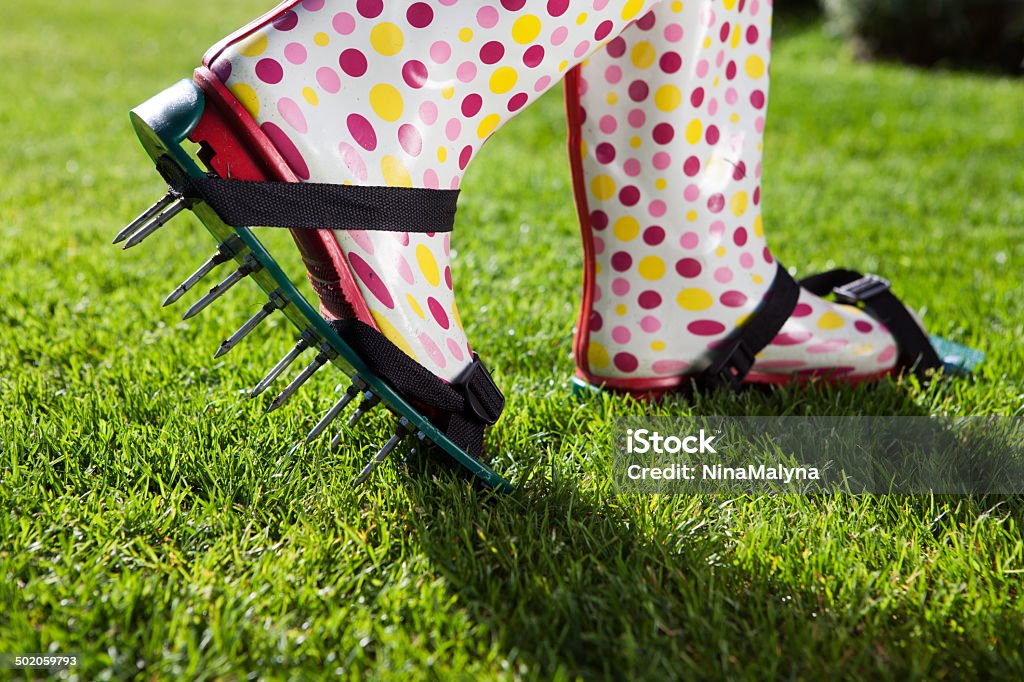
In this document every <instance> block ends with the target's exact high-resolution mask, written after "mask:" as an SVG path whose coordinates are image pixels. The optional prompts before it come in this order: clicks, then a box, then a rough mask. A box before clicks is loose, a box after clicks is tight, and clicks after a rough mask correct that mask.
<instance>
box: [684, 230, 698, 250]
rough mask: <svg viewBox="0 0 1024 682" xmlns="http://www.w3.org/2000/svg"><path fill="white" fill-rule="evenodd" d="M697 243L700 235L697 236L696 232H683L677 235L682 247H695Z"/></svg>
mask: <svg viewBox="0 0 1024 682" xmlns="http://www.w3.org/2000/svg"><path fill="white" fill-rule="evenodd" d="M699 243H700V237H698V236H697V233H696V232H684V233H683V234H682V235H681V236H680V237H679V245H680V246H681V247H683V248H684V249H695V248H697V244H699Z"/></svg>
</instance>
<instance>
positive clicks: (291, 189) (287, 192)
mask: <svg viewBox="0 0 1024 682" xmlns="http://www.w3.org/2000/svg"><path fill="white" fill-rule="evenodd" d="M171 189H172V190H173V191H175V192H178V193H179V194H181V195H182V196H184V197H186V198H189V199H201V200H202V201H205V202H206V203H207V204H209V205H210V207H211V208H213V210H214V211H216V212H217V215H219V216H220V218H221V220H223V221H224V222H225V223H227V224H228V225H231V226H232V227H254V226H262V227H288V228H301V229H313V230H324V229H330V230H383V231H388V232H451V230H452V226H453V225H454V224H455V210H456V201H457V200H458V197H459V190H457V189H454V190H446V189H423V188H419V187H378V186H373V187H359V186H356V185H334V184H328V183H319V182H270V181H266V182H263V181H260V182H256V181H249V180H225V179H223V178H217V177H209V176H208V177H205V178H189V177H181V176H179V177H177V178H173V179H172V180H171Z"/></svg>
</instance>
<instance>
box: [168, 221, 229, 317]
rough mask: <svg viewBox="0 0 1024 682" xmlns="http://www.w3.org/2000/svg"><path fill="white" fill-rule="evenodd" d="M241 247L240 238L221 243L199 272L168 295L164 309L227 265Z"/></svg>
mask: <svg viewBox="0 0 1024 682" xmlns="http://www.w3.org/2000/svg"><path fill="white" fill-rule="evenodd" d="M239 245H241V240H240V239H239V238H238V237H231V238H230V239H227V240H225V241H223V242H221V244H220V246H218V247H217V253H215V254H213V255H212V256H210V259H209V260H208V261H206V262H205V263H203V264H202V265H200V266H199V269H198V270H196V271H195V272H193V273H192V274H191V275H189V276H188V278H187V279H186V280H185V281H184V282H182V283H181V284H179V285H178V288H177V289H175V290H174V291H172V292H171V293H170V294H168V295H167V298H165V299H164V303H163V305H164V307H166V306H169V305H170V304H172V303H174V302H175V301H177V300H178V299H179V298H181V297H182V295H183V294H184V293H185V292H186V291H188V290H189V289H191V288H192V287H194V286H195V285H196V284H198V283H199V281H200V280H201V279H202V278H203V277H206V276H207V275H208V274H210V272H211V271H212V270H213V269H214V268H215V267H217V266H218V265H220V264H221V263H226V262H228V261H229V260H231V257H232V256H234V255H235V253H236V252H237V251H238V247H239Z"/></svg>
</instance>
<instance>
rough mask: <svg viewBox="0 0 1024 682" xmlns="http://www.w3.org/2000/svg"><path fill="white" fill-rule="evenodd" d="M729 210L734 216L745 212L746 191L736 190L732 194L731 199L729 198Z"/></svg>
mask: <svg viewBox="0 0 1024 682" xmlns="http://www.w3.org/2000/svg"><path fill="white" fill-rule="evenodd" d="M729 210H730V211H732V214H733V215H734V216H737V217H739V216H741V215H743V214H744V213H746V212H747V193H746V192H736V194H733V195H732V199H730V200H729Z"/></svg>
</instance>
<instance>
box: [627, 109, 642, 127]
mask: <svg viewBox="0 0 1024 682" xmlns="http://www.w3.org/2000/svg"><path fill="white" fill-rule="evenodd" d="M626 120H627V121H629V125H631V126H633V127H634V128H642V127H643V125H644V124H645V123H647V114H645V113H644V110H643V109H631V110H630V112H629V114H627V115H626Z"/></svg>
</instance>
